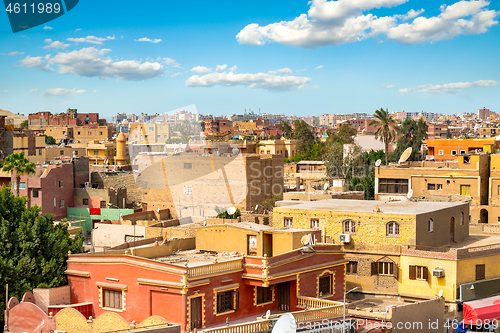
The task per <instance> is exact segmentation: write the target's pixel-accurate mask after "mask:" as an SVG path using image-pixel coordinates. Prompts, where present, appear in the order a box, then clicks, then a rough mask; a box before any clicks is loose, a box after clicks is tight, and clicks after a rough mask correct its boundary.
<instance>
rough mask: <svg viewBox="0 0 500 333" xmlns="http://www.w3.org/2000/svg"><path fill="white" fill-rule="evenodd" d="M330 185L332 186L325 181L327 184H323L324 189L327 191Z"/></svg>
mask: <svg viewBox="0 0 500 333" xmlns="http://www.w3.org/2000/svg"><path fill="white" fill-rule="evenodd" d="M329 187H330V184H328V183H325V184H324V185H323V190H325V191H326V190H328V188H329Z"/></svg>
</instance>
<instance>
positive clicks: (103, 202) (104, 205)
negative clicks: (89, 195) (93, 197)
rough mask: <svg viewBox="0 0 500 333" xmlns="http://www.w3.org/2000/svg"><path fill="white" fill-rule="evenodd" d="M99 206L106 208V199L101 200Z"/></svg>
mask: <svg viewBox="0 0 500 333" xmlns="http://www.w3.org/2000/svg"><path fill="white" fill-rule="evenodd" d="M101 208H106V201H104V200H103V201H101Z"/></svg>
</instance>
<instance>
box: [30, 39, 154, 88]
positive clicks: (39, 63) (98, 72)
mask: <svg viewBox="0 0 500 333" xmlns="http://www.w3.org/2000/svg"><path fill="white" fill-rule="evenodd" d="M110 51H111V50H110V49H102V50H98V49H96V48H94V47H87V48H83V49H81V50H78V51H70V52H59V53H58V54H56V55H55V56H54V57H50V54H49V55H46V56H45V57H41V56H40V57H30V56H28V57H26V58H25V59H23V60H21V64H22V66H25V67H30V68H34V69H38V70H42V71H55V69H54V68H52V67H50V65H57V66H58V67H59V68H58V71H57V73H58V74H70V73H71V74H76V75H79V76H86V77H99V78H101V79H109V78H116V79H122V80H130V81H139V80H147V79H152V78H155V77H158V76H162V75H163V70H164V69H163V66H162V65H161V64H160V63H158V62H149V61H148V62H140V61H137V60H123V61H113V60H112V59H111V58H110V57H105V54H106V53H108V52H110Z"/></svg>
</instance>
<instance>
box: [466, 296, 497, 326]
mask: <svg viewBox="0 0 500 333" xmlns="http://www.w3.org/2000/svg"><path fill="white" fill-rule="evenodd" d="M486 319H489V320H490V321H491V320H493V319H500V295H499V296H493V297H487V298H482V299H478V300H475V301H470V302H464V323H465V324H470V323H472V324H473V325H475V324H476V321H477V320H479V321H480V322H482V323H484V320H486Z"/></svg>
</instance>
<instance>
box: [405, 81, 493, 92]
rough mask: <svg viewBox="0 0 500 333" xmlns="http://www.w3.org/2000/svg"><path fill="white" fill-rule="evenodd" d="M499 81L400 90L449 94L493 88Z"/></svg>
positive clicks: (430, 85) (427, 85)
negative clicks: (473, 89) (472, 89)
mask: <svg viewBox="0 0 500 333" xmlns="http://www.w3.org/2000/svg"><path fill="white" fill-rule="evenodd" d="M499 84H500V82H499V81H495V80H479V81H474V82H456V83H447V84H442V85H435V84H426V85H422V86H418V87H413V88H403V89H399V92H401V93H408V92H429V93H447V92H457V91H460V90H461V89H467V88H474V87H492V86H497V85H499Z"/></svg>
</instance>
